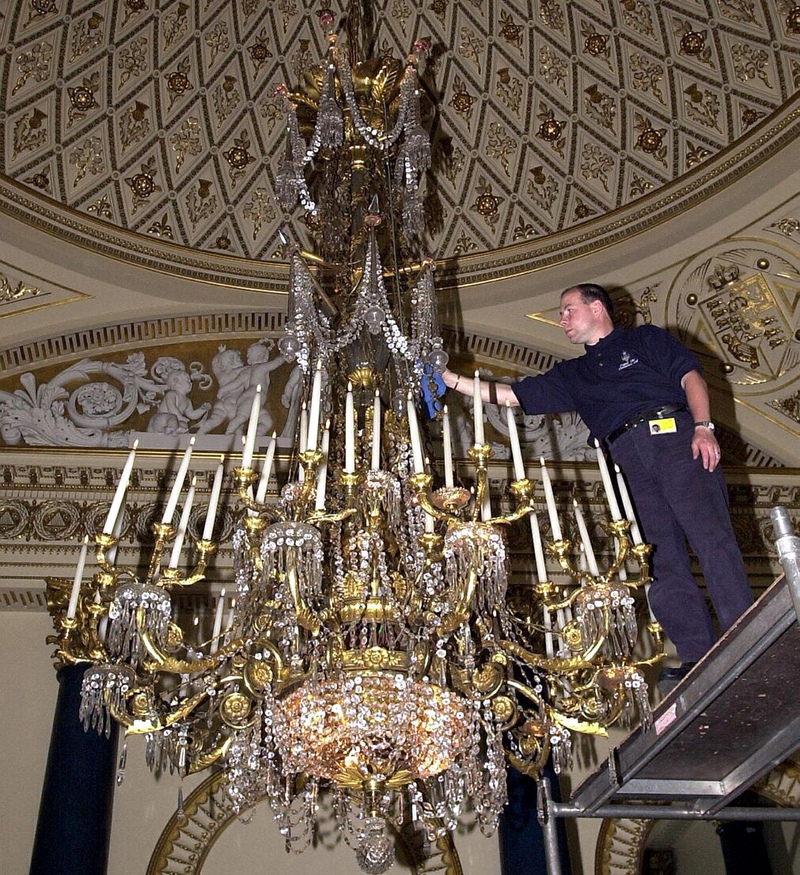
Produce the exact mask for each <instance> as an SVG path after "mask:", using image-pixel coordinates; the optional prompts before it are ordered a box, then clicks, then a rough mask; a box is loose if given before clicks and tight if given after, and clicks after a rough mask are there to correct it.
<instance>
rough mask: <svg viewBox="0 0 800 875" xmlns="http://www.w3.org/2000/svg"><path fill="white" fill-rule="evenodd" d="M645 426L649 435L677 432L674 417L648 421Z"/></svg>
mask: <svg viewBox="0 0 800 875" xmlns="http://www.w3.org/2000/svg"><path fill="white" fill-rule="evenodd" d="M647 426H648V428H649V429H650V434H673V433H674V432H676V431H677V430H678V426H677V425H675V417H674V416H668V417H667V418H666V419H648V420H647Z"/></svg>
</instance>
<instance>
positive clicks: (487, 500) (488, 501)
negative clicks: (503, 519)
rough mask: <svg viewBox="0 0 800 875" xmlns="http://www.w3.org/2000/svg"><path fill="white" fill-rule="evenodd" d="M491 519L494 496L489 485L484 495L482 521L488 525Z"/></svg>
mask: <svg viewBox="0 0 800 875" xmlns="http://www.w3.org/2000/svg"><path fill="white" fill-rule="evenodd" d="M491 518H492V496H491V492H490V490H489V488H488V484H487V488H486V491H485V492H484V493H483V501H482V502H481V519H482V520H483V522H485V523H488V522H489V520H490V519H491Z"/></svg>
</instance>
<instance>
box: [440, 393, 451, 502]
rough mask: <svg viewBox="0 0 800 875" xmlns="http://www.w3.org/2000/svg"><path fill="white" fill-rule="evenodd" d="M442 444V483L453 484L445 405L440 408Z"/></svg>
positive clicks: (448, 419) (448, 416) (448, 415)
mask: <svg viewBox="0 0 800 875" xmlns="http://www.w3.org/2000/svg"><path fill="white" fill-rule="evenodd" d="M442 446H443V447H444V485H445V486H452V485H453V435H452V431H451V429H450V413H449V411H448V409H447V405H446V404H445V405H444V409H443V410H442Z"/></svg>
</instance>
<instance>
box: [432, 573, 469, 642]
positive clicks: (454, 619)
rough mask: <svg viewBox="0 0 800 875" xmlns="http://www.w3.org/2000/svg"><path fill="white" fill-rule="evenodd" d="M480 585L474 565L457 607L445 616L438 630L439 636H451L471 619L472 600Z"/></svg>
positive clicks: (463, 584) (464, 583) (460, 594)
mask: <svg viewBox="0 0 800 875" xmlns="http://www.w3.org/2000/svg"><path fill="white" fill-rule="evenodd" d="M477 584H478V571H477V569H476V568H475V566H474V564H473V565H472V567H470V570H469V575H468V576H467V579H466V581H463V582H462V584H461V592H460V593H459V595H458V600H457V602H456V604H455V607H454V608H453V610H452V611H450V612H449V613H448V614H447V615H446V616H444V617H443V618H442V620H441V622H440V623H439V625H438V626H437V628H436V632H437V634H438V635H449V634H450V633H451V632H453V631H455V630H456V629H458V627H459V626H460V625H462V623H464V622H465V621H466V620H468V619H469V616H470V614H471V612H472V608H471V605H472V598H473V596H474V595H475V587H476V586H477Z"/></svg>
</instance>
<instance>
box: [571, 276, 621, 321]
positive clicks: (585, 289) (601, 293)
mask: <svg viewBox="0 0 800 875" xmlns="http://www.w3.org/2000/svg"><path fill="white" fill-rule="evenodd" d="M573 291H575V292H580V293H581V300H582V301H583V303H584V304H589V303H590V302H592V301H600V303H601V304H602V305H603V307H604V308H605V311H606V313H608V316H609V318H610V319H611V321H612V322H613V321H614V302H613V301H612V300H611V295H609V294H608V292H607V291H606V289H604V288H603V287H602V286H598V285H597V283H578V284H577V285H576V286H570V287H569V288H568V289H565V290H564V291H563V292H562V294H563V295H566V293H567V292H573Z"/></svg>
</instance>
